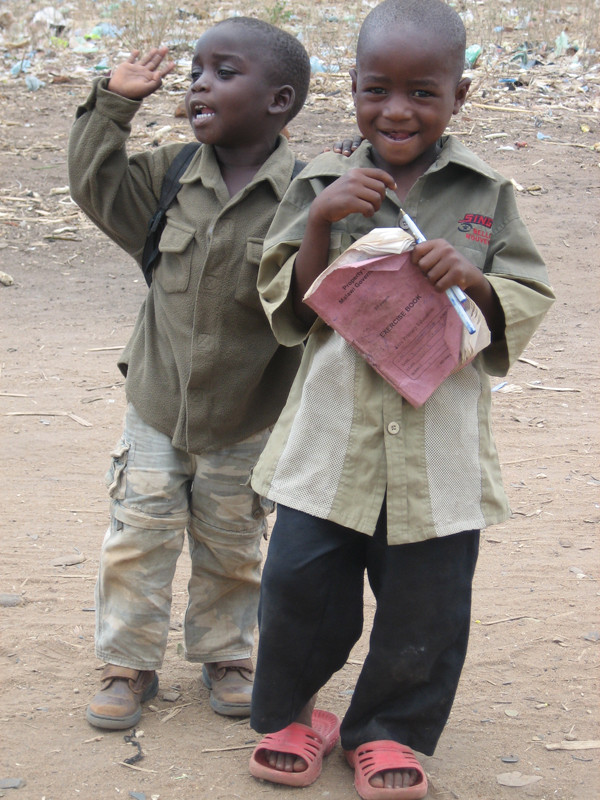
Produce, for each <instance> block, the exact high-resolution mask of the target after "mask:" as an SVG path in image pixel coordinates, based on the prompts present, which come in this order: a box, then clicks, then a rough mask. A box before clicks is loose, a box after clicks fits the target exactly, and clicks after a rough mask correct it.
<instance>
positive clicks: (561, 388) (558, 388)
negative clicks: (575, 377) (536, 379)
mask: <svg viewBox="0 0 600 800" xmlns="http://www.w3.org/2000/svg"><path fill="white" fill-rule="evenodd" d="M526 385H527V386H529V388H530V389H543V390H544V391H545V392H580V391H581V389H574V388H571V387H570V386H544V385H543V384H541V383H528V384H526Z"/></svg>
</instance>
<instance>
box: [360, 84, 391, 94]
mask: <svg viewBox="0 0 600 800" xmlns="http://www.w3.org/2000/svg"><path fill="white" fill-rule="evenodd" d="M365 92H366V93H367V94H375V95H385V94H387V92H386V90H385V89H384V88H383V87H382V86H369V87H367V88H366V89H365Z"/></svg>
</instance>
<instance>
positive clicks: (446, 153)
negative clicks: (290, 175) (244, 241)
mask: <svg viewBox="0 0 600 800" xmlns="http://www.w3.org/2000/svg"><path fill="white" fill-rule="evenodd" d="M440 144H441V146H442V149H441V151H440V154H439V156H438V157H437V159H436V160H435V162H434V163H433V164H432V165H431V166H430V167H429V169H428V170H427V172H426V173H425V175H427V174H428V173H431V172H437V171H439V170H441V169H443V168H444V167H447V166H448V165H449V164H451V163H452V164H457V165H458V166H460V167H463V168H465V169H469V170H471V171H473V172H478V173H480V174H481V175H484V176H485V177H486V178H489V179H491V180H494V181H495V180H498V173H497V172H496V171H495V170H493V169H492V168H491V167H490V166H489V165H488V164H486V163H485V161H482V160H481V159H480V158H479V156H476V155H475V153H473V152H471V150H469V149H468V148H467V147H465V146H464V145H463V144H462V143H461V142H459V141H458V139H457V138H456V137H454V136H451V135H448V136H443V137H442V138H441V140H440ZM372 152H373V147H372V145H371V143H370V142H368V141H365V142H363V143H362V144H361V146H360V147H359V148H358V149H357V150H355V151H354V153H353V154H352V155H351V156H350V157H349V158H347V157H346V156H342V155H339V154H337V153H324V154H323V155H321V156H319V157H318V158H317V159H316V160H315V161H316V163H315V161H312V162H311V163H310V164H309V165H308V167H306V168H305V169H304V171H303V173H302V175H303V177H305V178H311V177H317V176H320V177H323V176H331V177H332V178H338V177H339V176H340V175H343V174H344V173H345V172H346V171H347V170H348V168H349V166H352V167H373V160H372V157H371V153H372ZM313 165H315V166H314V168H313Z"/></svg>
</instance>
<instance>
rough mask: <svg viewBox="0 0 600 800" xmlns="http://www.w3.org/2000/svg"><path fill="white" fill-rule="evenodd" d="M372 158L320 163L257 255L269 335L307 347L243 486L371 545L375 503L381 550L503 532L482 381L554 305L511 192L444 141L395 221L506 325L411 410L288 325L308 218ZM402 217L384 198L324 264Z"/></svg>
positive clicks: (502, 366) (337, 340)
mask: <svg viewBox="0 0 600 800" xmlns="http://www.w3.org/2000/svg"><path fill="white" fill-rule="evenodd" d="M371 152H372V151H371V145H370V144H369V143H368V142H365V143H363V144H362V145H361V147H360V148H359V149H358V150H357V151H356V152H355V153H354V154H353V155H352V156H351V157H350V158H345V157H343V156H338V155H335V154H332V153H327V154H324V155H322V156H319V157H317V158H316V159H315V160H314V161H313V162H312V163H311V164H310V165H309V166H308V167H307V168H306V169H305V170H304V171H303V173H302V174H301V175H300V176H299V177H298V178H297V179H296V180H295V181H294V182H293V183H292V185H291V186H290V188H289V190H288V192H287V193H286V195H285V197H284V199H283V201H282V203H281V205H280V207H279V209H278V212H277V214H276V215H275V219H274V221H273V224H272V226H271V229H270V231H269V234H268V236H267V239H266V241H265V251H264V255H263V259H262V262H261V266H260V270H259V283H258V286H259V290H260V293H261V297H262V300H263V304H264V307H265V310H266V312H267V314H268V316H269V319H270V320H271V325H272V327H273V330H274V332H275V335H276V337H277V339H278V341H280V342H282V343H283V344H287V345H289V346H292V345H295V344H297V343H298V342H300V341H302V340H303V339H305V338H307V344H306V348H305V351H304V355H303V359H302V364H301V366H300V370H299V372H298V374H297V376H296V380H295V381H294V384H293V386H292V389H291V391H290V396H289V398H288V402H287V404H286V406H285V408H284V409H283V411H282V413H281V416H280V418H279V421H278V423H277V425H276V426H275V429H274V431H273V433H272V434H271V437H270V439H269V442H268V444H267V447H266V449H265V450H264V451H263V454H262V456H261V458H260V460H259V462H258V464H257V466H256V468H255V470H254V473H253V479H252V485H253V487H254V489H255V490H256V491H257V492H259V493H261V494H263V495H266V496H267V497H269V498H270V499H271V500H274V501H276V502H279V503H282V504H285V505H287V506H290V507H292V508H295V509H298V510H300V511H304V512H306V513H309V514H312V515H313V516H316V517H319V518H322V519H328V520H331V521H333V522H336V523H339V524H340V525H343V526H346V527H348V528H351V529H352V530H355V531H360V532H362V533H365V534H369V535H372V534H373V532H374V530H375V525H376V522H377V519H378V516H379V512H380V510H381V507H382V503H383V502H384V499H385V502H386V506H387V521H388V542H389V543H390V544H402V543H406V542H414V541H421V540H424V539H428V538H434V537H437V536H446V535H449V534H453V533H457V532H460V531H465V530H473V529H481V528H484V527H486V526H487V525H490V524H492V523H497V522H500V521H502V520H504V519H506V517H507V515H508V513H509V507H508V501H507V498H506V495H505V492H504V489H503V486H502V480H501V475H500V465H499V460H498V455H497V451H496V447H495V444H494V441H493V437H492V433H491V427H490V406H491V394H490V382H489V378H488V374H491V375H498V376H502V375H504V374H506V371H507V370H508V368H509V366H510V365H511V364H512V363H513V362H514V361H515V359H517V358H518V356H519V355H520V353H521V352H522V351H523V348H524V347H525V346H526V344H527V342H528V341H529V339H530V337H531V336H532V334H533V332H534V331H535V329H536V327H537V326H538V324H539V323H540V321H541V320H542V318H543V317H544V315H545V313H546V312H547V310H548V309H549V308H550V306H551V304H552V302H553V299H554V295H553V293H552V290H551V288H550V286H549V283H548V277H547V273H546V268H545V265H544V263H543V261H542V258H541V257H540V255H539V253H538V251H537V249H536V248H535V246H534V244H533V242H532V240H531V238H530V236H529V233H528V232H527V229H526V228H525V225H524V224H523V222H522V220H521V218H520V216H519V213H518V210H517V207H516V203H515V199H514V193H513V189H512V186H511V185H510V183H509V182H508V181H507V180H505V179H504V178H502V177H501V176H500V175H499V174H498V173H496V172H495V171H494V170H492V169H491V168H490V167H489V166H487V165H486V164H485V163H484V162H483V161H481V160H480V159H479V158H478V157H476V156H475V155H474V154H473V153H471V152H470V151H469V150H467V149H466V148H465V147H463V146H462V145H461V144H460V143H459V142H458V141H457V140H456V139H454V138H453V137H445V138H444V140H443V146H442V149H441V153H440V155H439V157H438V159H437V160H436V162H435V163H434V164H433V165H432V166H431V167H430V168H429V169H428V170H427V172H426V173H425V174H424V175H422V176H421V177H420V178H419V179H418V180H417V181H416V183H415V184H414V186H413V187H412V188H411V190H410V192H409V194H408V196H407V198H406V201H405V202H404V203H403V208H404V209H405V210H406V211H407V212H408V214H409V215H410V216H411V217H412V218H413V219H414V221H415V222H416V224H417V226H418V227H419V228H420V229H421V231H422V232H423V233H424V234H425V236H426V237H427V238H430V239H433V238H444V239H446V240H447V241H449V242H450V243H451V244H452V245H453V246H454V247H455V248H456V249H457V250H459V251H460V252H461V253H462V254H463V255H465V256H466V257H467V258H468V259H469V260H470V261H471V262H472V263H473V264H475V265H476V266H477V267H478V268H479V269H481V270H482V271H483V273H484V274H485V276H486V278H487V279H488V280H489V281H490V283H491V285H492V287H493V289H494V291H495V292H496V295H497V297H498V300H499V302H500V304H501V306H502V310H503V312H504V317H505V321H506V327H505V331H504V336H503V337H502V338H501V339H498V340H497V341H493V342H492V344H490V345H489V346H488V347H487V348H486V349H485V350H484V351H482V352H481V353H480V354H479V355H478V356H477V357H476V358H475V359H474V360H473V361H472V362H471V363H470V364H468V365H467V366H465V367H463V368H462V369H461V370H459V371H458V372H456V373H455V374H453V375H451V376H450V377H448V378H447V379H446V380H444V381H443V383H442V384H441V385H440V386H439V388H438V389H437V390H436V391H435V392H434V393H433V395H432V396H431V397H430V398H429V399H428V400H427V401H426V402H425V403H424V404H423V405H422V406H421V407H420V408H414V407H413V406H411V405H410V404H409V403H408V402H406V401H405V400H404V399H403V398H402V397H401V395H400V394H398V393H397V392H396V391H395V390H394V389H393V388H392V386H391V385H389V384H388V383H387V382H386V381H385V380H384V379H383V378H381V377H380V376H379V375H378V374H377V373H376V372H375V371H374V370H373V369H372V368H371V367H370V366H369V365H368V364H367V362H366V361H365V360H364V359H363V358H362V357H361V356H360V355H359V354H358V353H357V352H356V351H355V350H354V349H353V348H352V347H351V345H350V344H348V343H347V342H346V341H345V340H344V339H343V338H342V337H341V336H340V335H339V334H338V333H336V332H335V331H334V330H333V329H331V328H329V327H328V326H327V325H325V323H323V322H322V320H320V319H317V321H316V322H315V323H314V325H313V326H312V327H311V328H310V329H307V328H306V326H305V325H304V324H303V323H302V322H301V321H300V320H299V319H298V318H297V317H296V316H295V314H294V312H293V309H292V303H291V294H290V286H291V278H292V270H293V264H294V259H295V256H296V253H297V251H298V249H299V246H300V243H301V240H302V236H303V234H304V230H305V228H306V223H307V217H308V211H309V208H310V204H311V202H312V201H313V200H314V198H315V197H316V196H317V195H318V194H319V193H320V192H321V191H322V190H323V189H324V188H325V187H326V186H327V185H329V184H330V183H331V182H332V181H334V180H336V179H337V178H338V177H340V176H341V175H342V174H343V173H344V172H346V171H347V170H349V169H351V168H353V167H373V166H374V164H373V160H372V157H371ZM399 212H400V204H399V201H398V198H397V196H396V195H395V193H393V192H391V191H388V192H387V193H386V197H385V199H384V202H383V204H382V206H381V208H380V210H379V211H378V212H377V213H376V214H375V216H374V217H372V218H369V219H367V218H366V217H363V216H362V215H360V214H352V215H350V216H348V217H346V218H345V219H343V220H341V221H340V222H338V223H335V224H334V225H333V226H332V231H331V239H330V253H329V261H332V260H333V259H334V258H336V257H337V256H338V255H340V253H341V252H343V251H344V250H345V249H346V248H347V247H348V246H349V244H350V243H351V242H352V241H355V240H356V239H358V238H360V237H361V236H363V235H364V234H365V233H367V232H368V231H369V230H370V229H372V228H373V227H378V228H385V227H393V226H396V225H397V224H398V222H399Z"/></svg>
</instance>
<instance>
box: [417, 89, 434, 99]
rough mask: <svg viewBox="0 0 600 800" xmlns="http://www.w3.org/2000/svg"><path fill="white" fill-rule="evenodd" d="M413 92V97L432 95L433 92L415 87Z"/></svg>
mask: <svg viewBox="0 0 600 800" xmlns="http://www.w3.org/2000/svg"><path fill="white" fill-rule="evenodd" d="M413 94H414V96H415V97H425V98H426V97H433V94H432V93H431V92H428V91H427V90H426V89H415V91H414V92H413Z"/></svg>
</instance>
